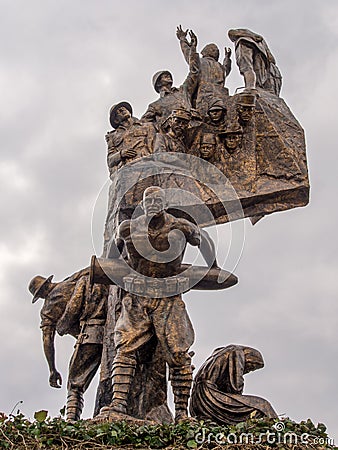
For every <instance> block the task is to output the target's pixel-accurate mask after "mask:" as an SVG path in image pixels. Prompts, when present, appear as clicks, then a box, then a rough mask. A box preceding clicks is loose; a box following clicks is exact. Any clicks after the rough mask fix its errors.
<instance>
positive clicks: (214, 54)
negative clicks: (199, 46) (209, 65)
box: [201, 44, 219, 61]
mask: <svg viewBox="0 0 338 450" xmlns="http://www.w3.org/2000/svg"><path fill="white" fill-rule="evenodd" d="M201 53H202V56H203V58H207V57H209V58H212V59H214V60H215V61H218V58H219V50H218V47H217V45H216V44H208V45H206V46H205V47H204V48H203V50H202V51H201Z"/></svg>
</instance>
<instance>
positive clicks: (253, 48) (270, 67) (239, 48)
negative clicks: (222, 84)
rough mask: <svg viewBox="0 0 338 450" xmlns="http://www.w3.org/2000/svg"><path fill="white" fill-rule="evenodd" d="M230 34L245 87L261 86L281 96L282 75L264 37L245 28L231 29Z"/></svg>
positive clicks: (249, 88)
mask: <svg viewBox="0 0 338 450" xmlns="http://www.w3.org/2000/svg"><path fill="white" fill-rule="evenodd" d="M228 35H229V38H230V39H231V41H233V42H234V43H235V54H236V62H237V65H238V68H239V71H240V73H241V75H243V77H244V82H245V88H246V89H247V90H253V89H256V87H259V88H261V89H265V90H267V91H269V92H271V93H273V94H275V95H277V96H279V93H280V90H281V87H282V75H281V73H280V71H279V69H278V67H277V66H276V61H275V58H274V56H273V55H272V53H271V51H270V49H269V47H268V45H267V43H266V42H265V40H264V38H263V37H262V36H260V35H259V34H257V33H254V32H253V31H250V30H247V29H243V28H239V29H236V30H229V32H228Z"/></svg>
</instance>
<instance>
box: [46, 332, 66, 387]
mask: <svg viewBox="0 0 338 450" xmlns="http://www.w3.org/2000/svg"><path fill="white" fill-rule="evenodd" d="M54 338H55V327H53V326H52V325H46V326H42V342H43V351H44V354H45V357H46V361H47V364H48V367H49V385H50V386H51V387H54V388H60V387H61V385H62V377H61V374H60V373H59V372H58V371H57V370H56V366H55V347H54Z"/></svg>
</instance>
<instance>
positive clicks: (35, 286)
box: [28, 275, 54, 303]
mask: <svg viewBox="0 0 338 450" xmlns="http://www.w3.org/2000/svg"><path fill="white" fill-rule="evenodd" d="M53 276H54V275H51V276H50V277H48V278H45V277H42V276H40V275H37V276H36V277H34V278H33V279H32V280H31V281H30V283H29V286H28V290H29V292H30V293H31V294H32V295H33V299H32V303H35V302H36V301H37V300H39V298H41V297H40V294H41V292H42V289H43V288H44V287H45V286H46V285H47V284H49V283H50V282H51V281H52V278H53Z"/></svg>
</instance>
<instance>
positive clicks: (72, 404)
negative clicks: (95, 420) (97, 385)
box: [66, 390, 83, 422]
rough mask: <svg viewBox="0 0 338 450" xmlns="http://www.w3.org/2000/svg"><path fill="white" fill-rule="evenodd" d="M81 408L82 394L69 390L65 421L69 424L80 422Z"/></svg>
mask: <svg viewBox="0 0 338 450" xmlns="http://www.w3.org/2000/svg"><path fill="white" fill-rule="evenodd" d="M82 408H83V394H82V392H81V391H78V390H71V391H69V392H68V395H67V407H66V420H67V421H69V422H73V421H77V420H80V418H81V413H82Z"/></svg>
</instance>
